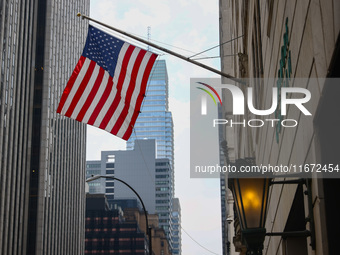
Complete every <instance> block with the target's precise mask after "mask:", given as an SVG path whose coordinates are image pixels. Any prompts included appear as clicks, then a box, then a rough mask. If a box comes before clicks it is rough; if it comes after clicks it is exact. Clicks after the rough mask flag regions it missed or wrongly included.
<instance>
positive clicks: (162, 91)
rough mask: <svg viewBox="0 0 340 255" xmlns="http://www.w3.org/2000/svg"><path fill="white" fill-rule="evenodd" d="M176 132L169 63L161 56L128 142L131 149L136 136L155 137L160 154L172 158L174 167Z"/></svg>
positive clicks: (161, 156)
mask: <svg viewBox="0 0 340 255" xmlns="http://www.w3.org/2000/svg"><path fill="white" fill-rule="evenodd" d="M173 133H174V131H173V121H172V114H171V112H170V111H169V85H168V73H167V69H166V63H165V60H157V61H156V62H155V64H154V65H153V68H152V71H151V74H150V78H149V81H148V86H147V89H146V96H145V98H144V101H143V105H142V109H141V113H140V115H139V116H138V118H137V121H136V124H135V127H134V132H133V133H132V135H131V137H130V139H129V140H128V142H127V149H128V150H132V149H133V148H134V141H135V140H136V139H145V138H147V139H155V140H156V146H157V149H156V153H157V154H156V157H157V158H168V159H169V160H170V162H171V166H172V168H173V169H174V139H173V136H174V134H173Z"/></svg>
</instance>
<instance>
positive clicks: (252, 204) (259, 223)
mask: <svg viewBox="0 0 340 255" xmlns="http://www.w3.org/2000/svg"><path fill="white" fill-rule="evenodd" d="M253 164H254V159H252V158H251V159H239V160H237V161H236V167H237V169H240V166H242V165H243V166H246V165H248V166H251V165H253ZM247 174H248V175H243V176H241V175H238V176H233V175H229V177H228V178H229V185H230V188H231V191H232V193H233V196H234V200H235V206H236V211H237V215H238V217H239V220H240V223H241V234H242V238H243V240H244V241H245V244H246V246H247V254H249V255H251V254H257V255H262V250H263V242H264V238H265V236H282V237H288V236H305V237H307V236H310V237H311V245H312V248H313V249H315V233H314V221H313V218H314V216H313V205H312V199H311V182H310V179H302V178H299V179H293V180H284V181H273V180H272V178H264V176H263V175H262V176H260V177H259V175H258V174H252V175H251V176H252V177H253V178H250V177H249V175H250V174H249V173H247ZM233 177H234V178H233ZM242 177H243V178H242ZM282 177H286V178H289V177H295V178H296V177H298V176H297V175H296V174H295V175H283V176H282ZM274 184H304V185H306V187H307V191H306V192H305V195H307V196H308V212H309V217H308V218H306V221H309V223H310V230H303V231H290V232H271V233H266V229H265V221H266V214H267V205H268V195H269V188H270V186H271V185H274Z"/></svg>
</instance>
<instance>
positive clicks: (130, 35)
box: [77, 13, 246, 85]
mask: <svg viewBox="0 0 340 255" xmlns="http://www.w3.org/2000/svg"><path fill="white" fill-rule="evenodd" d="M77 16H78V17H82V19H87V20H89V21H93V22H95V23H97V24H99V25H101V26H104V27H106V28H108V29H111V30H113V31H116V32H117V33H120V34H122V35H125V36H128V37H130V38H132V39H134V40H136V41H139V42H141V43H144V44H146V45H149V46H151V47H153V48H155V49H158V50H161V51H163V52H165V53H168V54H170V55H173V56H175V57H177V58H180V59H182V60H185V61H187V62H189V63H191V64H194V65H197V66H199V67H202V68H204V69H206V70H209V71H211V72H214V73H216V74H219V75H221V76H223V77H226V78H228V79H230V80H233V81H235V82H238V83H240V84H243V85H246V82H245V81H244V80H243V79H239V78H235V77H233V76H231V75H229V74H226V73H224V72H221V71H219V70H217V69H215V68H212V67H210V66H207V65H205V64H202V63H200V62H197V61H195V60H192V59H190V57H185V56H183V55H181V54H178V53H176V52H174V51H171V50H168V49H166V48H163V47H161V46H159V45H157V44H154V43H152V42H149V41H147V40H144V39H142V38H139V37H137V36H134V35H132V34H129V33H127V32H125V31H123V30H120V29H118V28H115V27H112V26H109V25H107V24H105V23H103V22H100V21H98V20H95V19H92V18H90V17H88V16H86V15H83V14H81V13H78V14H77Z"/></svg>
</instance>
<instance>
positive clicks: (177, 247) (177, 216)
mask: <svg viewBox="0 0 340 255" xmlns="http://www.w3.org/2000/svg"><path fill="white" fill-rule="evenodd" d="M171 221H172V232H173V234H172V242H173V245H172V254H173V255H181V254H182V235H181V205H180V203H179V199H178V198H173V199H172V218H171Z"/></svg>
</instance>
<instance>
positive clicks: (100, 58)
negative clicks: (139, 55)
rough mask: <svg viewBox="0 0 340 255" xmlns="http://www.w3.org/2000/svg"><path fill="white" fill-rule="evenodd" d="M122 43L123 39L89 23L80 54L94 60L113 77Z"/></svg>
mask: <svg viewBox="0 0 340 255" xmlns="http://www.w3.org/2000/svg"><path fill="white" fill-rule="evenodd" d="M124 43H125V42H124V41H122V40H119V39H118V38H116V37H114V36H112V35H109V34H107V33H105V32H103V31H101V30H99V29H97V28H95V27H93V26H91V25H90V26H89V32H88V35H87V39H86V44H85V48H84V51H83V54H82V55H83V56H84V57H86V58H89V59H91V60H93V61H95V62H96V63H97V65H99V66H101V67H102V68H104V69H105V70H106V71H107V72H108V73H109V74H110V76H111V77H113V76H114V73H115V69H116V65H117V60H118V56H119V52H120V50H121V48H122V47H123V44H124Z"/></svg>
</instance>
